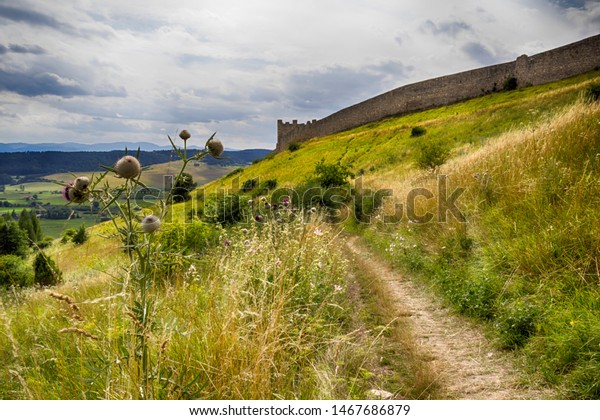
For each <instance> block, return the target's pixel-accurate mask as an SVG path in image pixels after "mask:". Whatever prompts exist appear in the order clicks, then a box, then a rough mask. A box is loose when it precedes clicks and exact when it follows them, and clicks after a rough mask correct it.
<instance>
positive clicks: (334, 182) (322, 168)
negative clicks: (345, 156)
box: [315, 158, 353, 188]
mask: <svg viewBox="0 0 600 420" xmlns="http://www.w3.org/2000/svg"><path fill="white" fill-rule="evenodd" d="M315 175H316V176H315V178H316V181H317V182H318V183H319V185H320V186H321V187H323V188H330V187H341V186H344V185H346V184H348V181H347V179H348V177H351V176H353V174H352V172H350V169H349V168H348V167H347V166H345V165H342V164H341V163H340V162H338V163H334V164H330V163H325V159H324V158H323V159H321V161H320V162H318V163H317V164H316V166H315Z"/></svg>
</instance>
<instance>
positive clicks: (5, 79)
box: [0, 70, 89, 97]
mask: <svg viewBox="0 0 600 420" xmlns="http://www.w3.org/2000/svg"><path fill="white" fill-rule="evenodd" d="M0 91H9V92H15V93H18V94H19V95H23V96H30V97H31V96H41V95H57V96H64V97H72V96H80V95H88V94H89V93H88V92H86V91H85V90H84V89H83V88H81V86H79V84H78V83H76V82H73V81H70V80H66V79H63V78H61V77H60V76H58V75H57V74H55V73H37V74H25V73H13V72H8V71H4V70H0Z"/></svg>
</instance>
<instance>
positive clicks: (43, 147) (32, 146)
mask: <svg viewBox="0 0 600 420" xmlns="http://www.w3.org/2000/svg"><path fill="white" fill-rule="evenodd" d="M190 147H195V148H201V146H196V145H190ZM126 148H127V149H128V150H137V149H138V148H139V149H140V150H146V151H151V150H171V146H159V145H157V144H154V143H148V142H116V143H97V144H82V143H74V142H67V143H0V153H14V152H110V151H112V150H125V149H126Z"/></svg>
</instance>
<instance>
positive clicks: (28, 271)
mask: <svg viewBox="0 0 600 420" xmlns="http://www.w3.org/2000/svg"><path fill="white" fill-rule="evenodd" d="M32 284H33V269H32V268H31V267H30V266H29V265H28V264H27V263H26V262H25V261H24V260H23V259H22V258H20V257H18V256H16V255H0V287H6V286H19V287H27V286H31V285H32Z"/></svg>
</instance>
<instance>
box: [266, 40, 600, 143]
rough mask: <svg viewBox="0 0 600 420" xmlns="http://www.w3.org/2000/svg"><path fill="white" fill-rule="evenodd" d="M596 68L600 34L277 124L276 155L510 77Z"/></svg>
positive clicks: (553, 76)
mask: <svg viewBox="0 0 600 420" xmlns="http://www.w3.org/2000/svg"><path fill="white" fill-rule="evenodd" d="M597 68H600V35H596V36H593V37H590V38H586V39H583V40H581V41H578V42H574V43H572V44H568V45H565V46H563V47H559V48H555V49H553V50H549V51H546V52H543V53H540V54H536V55H533V56H531V57H528V56H527V55H521V56H520V57H518V58H517V59H516V60H515V61H511V62H508V63H503V64H497V65H493V66H488V67H482V68H479V69H475V70H469V71H465V72H461V73H456V74H452V75H448V76H443V77H438V78H435V79H430V80H425V81H422V82H417V83H413V84H409V85H405V86H401V87H399V88H396V89H394V90H391V91H389V92H386V93H383V94H381V95H378V96H375V97H373V98H371V99H367V100H366V101H363V102H360V103H358V104H356V105H352V106H350V107H348V108H344V109H342V110H340V111H338V112H335V113H334V114H331V115H329V116H327V117H325V118H322V119H320V120H312V121H307V122H306V123H298V120H292V122H283V121H282V120H277V147H276V149H275V150H276V151H277V152H281V151H283V150H286V149H287V148H288V146H289V145H290V143H294V142H302V141H306V140H309V139H311V138H315V137H323V136H327V135H330V134H334V133H339V132H340V131H345V130H349V129H352V128H355V127H358V126H360V125H363V124H367V123H370V122H374V121H379V120H381V119H383V118H388V117H393V116H397V115H402V114H407V113H410V112H416V111H422V110H425V109H430V108H436V107H439V106H444V105H449V104H452V103H456V102H460V101H464V100H466V99H472V98H476V97H478V96H481V95H485V94H488V93H491V92H496V91H499V90H501V89H502V88H503V86H504V83H505V82H506V81H507V80H508V79H511V78H514V79H516V81H517V84H518V85H519V86H534V85H541V84H544V83H549V82H554V81H557V80H561V79H565V78H567V77H571V76H576V75H578V74H582V73H585V72H588V71H591V70H594V69H597Z"/></svg>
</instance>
